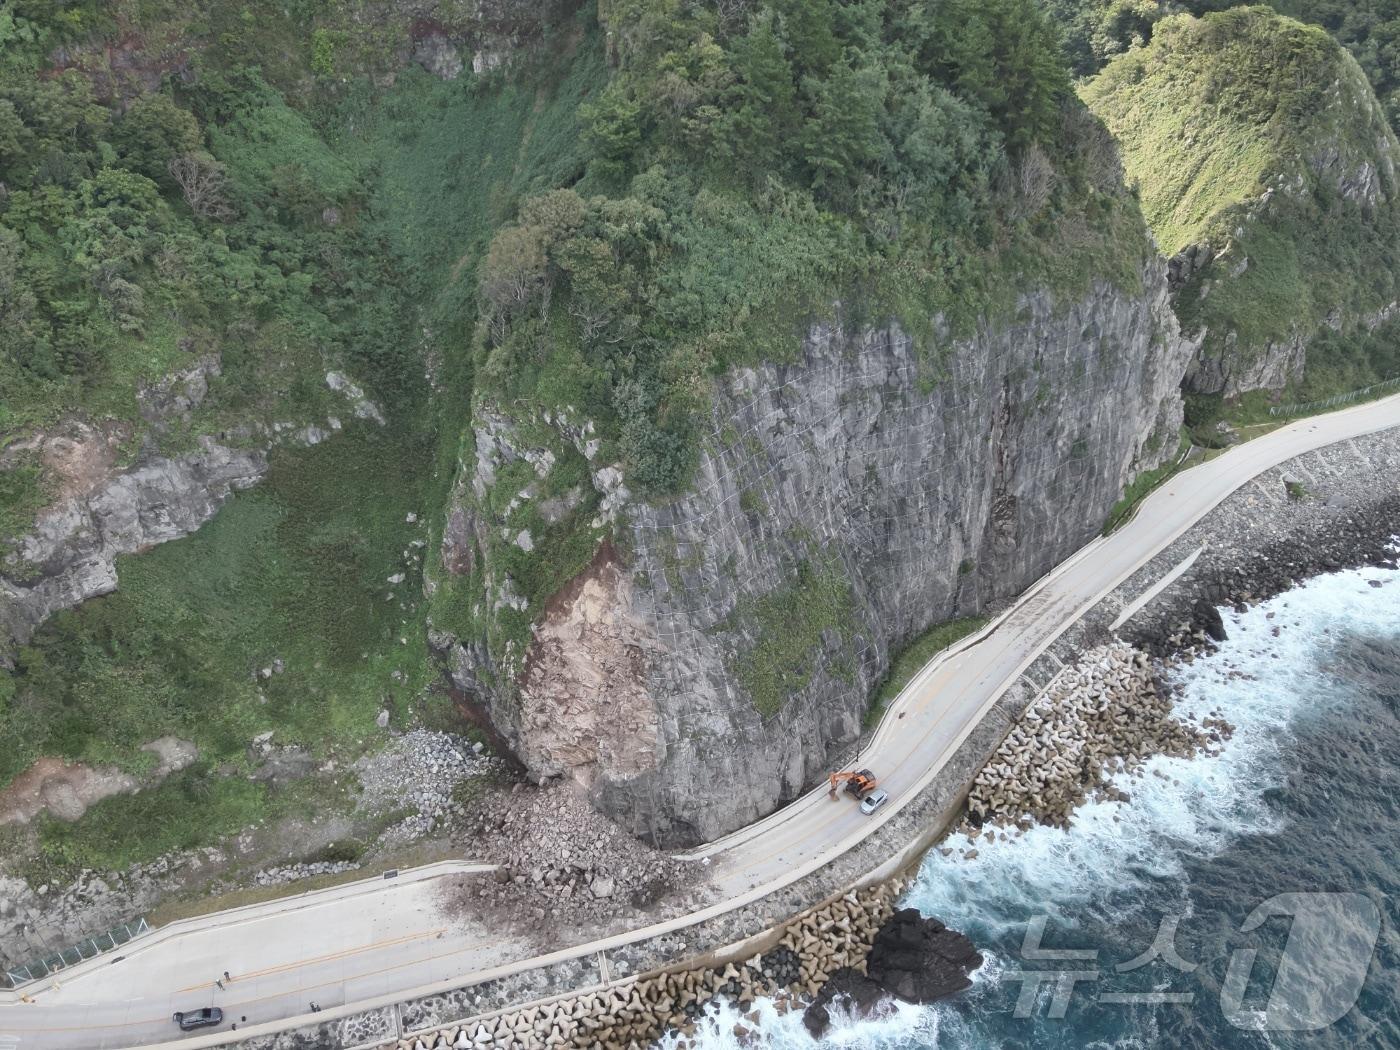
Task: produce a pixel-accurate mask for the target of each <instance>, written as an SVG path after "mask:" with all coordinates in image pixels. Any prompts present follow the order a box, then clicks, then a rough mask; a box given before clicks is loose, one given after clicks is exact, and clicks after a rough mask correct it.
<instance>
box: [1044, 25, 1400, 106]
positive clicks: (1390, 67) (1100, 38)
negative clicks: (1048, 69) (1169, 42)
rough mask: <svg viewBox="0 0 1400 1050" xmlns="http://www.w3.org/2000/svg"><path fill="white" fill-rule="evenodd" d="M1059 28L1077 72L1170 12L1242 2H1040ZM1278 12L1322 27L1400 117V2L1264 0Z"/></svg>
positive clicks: (1132, 42) (1144, 38)
mask: <svg viewBox="0 0 1400 1050" xmlns="http://www.w3.org/2000/svg"><path fill="white" fill-rule="evenodd" d="M1042 3H1043V5H1044V6H1045V8H1046V9H1047V10H1048V11H1049V12H1050V13H1051V15H1052V17H1053V19H1054V21H1055V24H1056V25H1058V26H1059V27H1060V31H1061V39H1062V41H1063V45H1064V50H1065V56H1066V58H1067V59H1068V60H1069V63H1070V66H1071V68H1072V69H1073V71H1074V72H1075V73H1076V74H1078V75H1080V76H1089V75H1092V74H1093V73H1095V72H1097V71H1098V70H1099V69H1100V68H1101V67H1102V66H1103V65H1104V63H1105V62H1107V61H1109V60H1110V59H1112V58H1113V57H1114V56H1115V55H1119V54H1122V53H1123V52H1125V51H1127V50H1128V49H1130V48H1132V47H1141V46H1142V45H1144V44H1145V43H1147V42H1148V41H1149V40H1151V39H1152V34H1153V31H1154V29H1155V27H1156V25H1157V23H1158V22H1159V21H1161V20H1162V19H1164V18H1166V17H1168V16H1169V15H1171V14H1175V13H1178V12H1188V13H1190V14H1193V15H1204V14H1207V13H1210V12H1214V11H1225V10H1228V9H1230V8H1234V7H1238V6H1241V5H1239V4H1237V3H1236V2H1234V0H1181V2H1174V3H1162V2H1160V0H1042ZM1268 5H1269V6H1270V7H1271V8H1272V9H1273V10H1275V11H1277V12H1278V13H1279V14H1281V15H1287V16H1288V17H1289V18H1295V19H1297V20H1298V21H1299V22H1308V23H1311V24H1313V25H1318V26H1321V27H1322V28H1324V29H1326V30H1327V31H1328V32H1329V33H1330V34H1332V36H1333V37H1334V38H1336V40H1337V42H1338V43H1340V44H1342V45H1343V46H1344V47H1345V48H1346V49H1347V50H1348V51H1350V52H1351V54H1352V57H1353V58H1355V59H1356V61H1357V62H1358V63H1359V64H1360V66H1361V68H1362V70H1364V71H1365V73H1366V76H1367V78H1368V79H1369V80H1370V82H1371V86H1372V87H1373V88H1374V89H1375V92H1376V95H1377V96H1378V97H1379V98H1380V100H1381V103H1382V105H1383V106H1384V109H1385V114H1386V117H1387V119H1388V120H1389V121H1390V122H1391V123H1392V124H1394V123H1395V122H1396V121H1397V120H1400V63H1397V62H1396V55H1397V52H1400V0H1268Z"/></svg>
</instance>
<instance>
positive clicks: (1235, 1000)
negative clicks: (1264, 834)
mask: <svg viewBox="0 0 1400 1050" xmlns="http://www.w3.org/2000/svg"><path fill="white" fill-rule="evenodd" d="M1277 916H1283V917H1291V919H1292V922H1291V924H1290V926H1289V928H1288V940H1287V942H1286V943H1285V944H1284V946H1283V951H1282V954H1281V956H1280V958H1279V961H1278V966H1277V968H1276V969H1275V970H1274V972H1273V973H1272V974H1270V973H1269V972H1268V967H1267V966H1266V965H1263V964H1261V965H1259V966H1256V963H1257V962H1258V958H1259V954H1260V950H1259V949H1258V948H1254V947H1239V948H1235V949H1234V950H1233V951H1231V953H1230V959H1229V963H1228V965H1227V967H1226V971H1225V981H1224V983H1223V985H1222V986H1221V989H1220V1011H1221V1013H1222V1014H1223V1015H1224V1017H1225V1020H1226V1021H1228V1022H1229V1023H1230V1024H1232V1025H1234V1026H1235V1027H1236V1028H1249V1029H1253V1030H1255V1031H1276V1032H1309V1031H1317V1030H1318V1029H1321V1028H1326V1027H1327V1026H1328V1025H1330V1024H1333V1023H1334V1022H1336V1021H1337V1020H1339V1019H1340V1018H1341V1017H1343V1016H1344V1015H1345V1014H1346V1012H1347V1011H1348V1010H1350V1009H1351V1008H1352V1007H1353V1006H1354V1005H1356V1000H1357V999H1358V998H1359V997H1360V995H1361V988H1362V985H1364V984H1365V983H1366V973H1367V971H1368V970H1369V969H1370V966H1371V957H1372V955H1373V954H1374V952H1375V947H1376V940H1377V938H1378V937H1379V936H1380V928H1381V916H1380V910H1379V909H1378V908H1377V907H1376V905H1375V903H1374V902H1373V901H1372V900H1371V899H1370V898H1369V897H1366V896H1364V895H1362V894H1360V893H1280V894H1276V895H1275V896H1273V897H1270V898H1269V899H1268V900H1266V901H1264V902H1263V903H1262V904H1260V905H1259V906H1258V907H1257V908H1255V909H1254V910H1253V911H1252V912H1250V913H1249V916H1248V917H1247V918H1246V919H1245V921H1244V922H1243V923H1242V924H1241V926H1240V930H1239V932H1240V933H1241V934H1249V933H1252V932H1254V931H1257V930H1259V928H1260V927H1261V926H1263V925H1264V923H1265V922H1267V921H1268V920H1269V919H1271V918H1274V917H1277ZM1048 921H1049V919H1048V916H1044V915H1038V916H1036V917H1035V918H1033V919H1031V921H1030V922H1029V923H1027V925H1026V934H1025V937H1024V939H1023V941H1022V944H1021V958H1022V959H1023V960H1025V961H1029V962H1061V963H1071V964H1073V965H1070V966H1064V967H1061V968H1053V967H1052V968H1045V969H1033V970H1026V969H1022V970H1019V971H1016V972H1014V973H1011V974H1009V977H1010V979H1012V980H1016V981H1020V982H1021V991H1020V994H1019V995H1018V996H1017V998H1016V1008H1015V1013H1014V1016H1015V1017H1018V1018H1028V1017H1032V1016H1034V1015H1035V1013H1036V1012H1037V1008H1038V1005H1039V1004H1040V1002H1041V1001H1042V1000H1044V999H1047V998H1048V1004H1047V1006H1046V1009H1045V1016H1046V1017H1048V1018H1051V1019H1058V1018H1062V1017H1064V1016H1065V1014H1066V1012H1067V1011H1068V1009H1069V1004H1070V1000H1071V998H1073V996H1074V994H1075V992H1076V989H1079V988H1080V986H1086V985H1095V986H1097V984H1098V982H1099V980H1100V979H1101V978H1102V977H1103V971H1101V970H1100V969H1099V967H1098V965H1097V960H1098V955H1099V950H1098V949H1097V948H1045V947H1042V946H1041V940H1042V938H1043V937H1044V935H1045V927H1046V925H1047V923H1048ZM1179 921H1180V916H1176V915H1167V916H1163V918H1162V921H1161V922H1160V923H1159V924H1158V927H1157V933H1156V936H1154V937H1153V939H1152V944H1151V945H1150V946H1149V947H1148V948H1147V949H1146V950H1145V951H1143V952H1141V953H1140V954H1139V955H1138V956H1136V957H1135V958H1133V959H1130V960H1128V961H1127V962H1123V963H1118V964H1117V965H1116V966H1114V968H1113V972H1114V973H1116V974H1130V973H1133V972H1134V971H1136V970H1140V969H1143V968H1144V967H1147V966H1149V965H1150V964H1152V963H1154V962H1158V961H1160V962H1162V963H1163V964H1165V965H1166V966H1168V967H1170V968H1172V969H1174V970H1177V971H1179V972H1180V973H1183V974H1186V973H1191V972H1192V971H1193V970H1195V969H1196V967H1197V965H1198V963H1196V962H1192V961H1190V960H1187V959H1185V958H1183V957H1182V955H1181V954H1180V952H1178V951H1177V947H1176V928H1177V924H1178V922H1179ZM1256 969H1257V970H1258V972H1257V973H1256V972H1255V971H1256ZM1160 972H1161V971H1160V969H1159V970H1157V971H1155V973H1156V974H1160ZM1160 985H1161V981H1160V977H1158V978H1156V979H1155V980H1154V981H1153V982H1152V985H1151V987H1150V988H1143V989H1139V990H1131V991H1101V992H1098V993H1097V994H1096V995H1094V1001H1095V1002H1098V1003H1104V1004H1109V1005H1142V1004H1146V1005H1156V1004H1162V1003H1175V1004H1183V1005H1184V1004H1190V1003H1192V1002H1194V1001H1195V998H1196V993H1195V992H1191V991H1178V990H1172V989H1163V988H1162V987H1161V986H1160ZM1251 985H1253V989H1254V994H1252V995H1251V994H1250V991H1251ZM1042 989H1048V996H1047V995H1046V994H1042ZM1256 1002H1258V1003H1260V1004H1262V1005H1258V1006H1256V1005H1253V1004H1254V1003H1256Z"/></svg>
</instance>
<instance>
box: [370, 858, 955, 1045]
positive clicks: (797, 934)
mask: <svg viewBox="0 0 1400 1050" xmlns="http://www.w3.org/2000/svg"><path fill="white" fill-rule="evenodd" d="M903 889H904V883H903V881H902V880H898V879H896V880H893V881H891V882H887V883H884V884H882V885H879V886H876V887H873V888H871V889H868V890H862V891H858V892H851V893H847V894H846V895H845V896H843V897H839V898H836V899H835V900H831V901H827V902H826V903H824V904H821V905H818V906H817V907H816V908H813V909H812V910H810V911H808V912H806V913H805V914H803V915H802V916H800V917H798V918H797V919H794V920H793V921H792V922H791V923H789V924H788V925H787V926H786V928H785V929H784V931H783V933H782V935H781V937H780V938H779V939H778V941H777V943H776V944H775V945H773V946H772V947H770V948H768V949H767V950H765V951H763V952H760V953H757V954H754V955H752V956H749V957H748V958H745V959H742V960H737V961H735V962H730V963H728V964H726V965H724V966H715V967H711V968H701V969H689V970H672V971H668V972H664V973H653V974H649V975H643V976H641V977H637V978H632V979H629V980H625V981H617V982H614V983H613V984H612V985H610V986H609V987H607V988H602V989H597V990H594V991H590V992H583V993H580V994H576V995H570V996H565V997H562V998H558V999H554V1000H552V1001H549V1002H545V1003H536V1004H535V1005H532V1006H524V1007H516V1008H512V1009H509V1010H505V1011H501V1012H497V1013H492V1014H487V1015H483V1016H481V1017H477V1018H471V1019H468V1020H466V1021H462V1022H457V1023H455V1024H452V1025H448V1026H446V1027H444V1028H440V1029H437V1030H436V1031H425V1032H420V1033H418V1034H416V1035H412V1036H409V1037H407V1038H404V1039H401V1040H399V1041H398V1043H397V1044H395V1050H468V1048H485V1047H492V1048H494V1050H525V1048H534V1047H579V1048H583V1047H589V1048H600V1050H624V1048H629V1050H630V1048H638V1050H640V1048H642V1047H646V1046H650V1045H652V1043H654V1042H655V1041H656V1040H657V1039H659V1038H661V1037H662V1036H664V1035H666V1034H667V1033H673V1034H676V1035H678V1036H679V1037H680V1044H679V1045H681V1046H685V1045H686V1043H687V1041H688V1039H689V1037H691V1036H693V1035H694V1034H695V1031H696V1022H697V1021H698V1019H699V1018H700V1017H701V1015H702V1014H704V1012H705V1009H706V1007H707V1006H708V1005H709V1004H710V1003H712V1002H714V1001H716V1000H718V999H721V998H728V999H731V1000H733V1001H736V1002H737V1003H738V1004H739V1006H740V1008H742V1009H748V1008H749V1007H750V1006H751V1005H752V1003H753V1001H754V1000H755V999H757V998H759V997H770V998H774V999H776V1000H777V1009H778V1010H779V1012H781V1013H786V1012H789V1011H791V1010H793V1009H798V1008H801V1006H802V1005H803V1004H805V1003H810V1002H812V1001H814V1000H816V999H818V998H820V997H821V995H822V993H823V988H824V987H825V986H826V984H827V982H828V981H829V980H830V979H832V977H833V976H834V975H837V974H850V975H855V976H857V977H863V976H864V975H865V974H867V972H871V973H873V974H874V975H876V976H878V977H879V979H880V980H891V981H897V982H900V983H901V984H903V983H905V982H907V981H914V982H919V981H926V978H925V977H924V976H923V975H921V974H918V973H915V972H914V971H913V970H911V967H927V966H929V965H930V962H931V959H932V958H933V955H937V957H938V959H941V960H943V964H944V965H954V966H957V967H958V968H959V969H958V973H959V976H960V977H961V979H962V980H963V981H965V980H966V977H965V974H966V972H967V971H968V970H970V969H974V968H975V967H976V966H977V965H980V963H981V957H980V956H978V955H977V954H976V952H975V950H973V949H972V947H971V943H970V942H966V939H965V938H962V937H961V935H960V934H955V933H953V932H952V931H948V930H945V928H944V927H943V925H942V924H941V923H938V922H937V921H936V920H932V921H928V922H926V921H925V920H923V919H922V918H920V917H919V916H918V913H917V912H915V911H913V910H912V909H906V911H904V912H900V913H899V918H898V920H897V921H896V922H895V923H892V924H890V925H887V923H889V922H890V920H891V917H892V916H894V915H895V909H894V901H895V900H896V898H898V896H899V894H900V893H901V892H903ZM911 915H912V917H913V919H912V920H911V918H910V917H911ZM915 920H916V921H915ZM875 944H883V945H884V946H885V947H884V948H883V949H882V955H875V954H872V945H875ZM940 952H942V953H940ZM930 953H932V954H930ZM882 956H883V959H882ZM944 976H945V978H947V976H948V975H947V974H946V973H945V974H944ZM844 979H845V978H843V980H844ZM944 986H945V987H947V986H949V984H948V983H945V985H944ZM964 986H965V985H964ZM877 987H879V988H880V989H881V991H882V992H883V991H884V987H883V985H879V984H877ZM917 990H918V989H916V991H917ZM749 1016H750V1020H751V1023H752V1024H753V1026H754V1027H753V1028H749V1027H747V1026H746V1025H745V1024H743V1023H740V1024H739V1025H738V1026H736V1028H735V1030H734V1034H735V1036H736V1037H737V1038H738V1039H739V1040H740V1041H741V1043H742V1041H743V1040H744V1039H746V1038H749V1037H751V1036H754V1035H755V1034H756V1031H755V1030H756V1028H757V1015H756V1014H750V1015H749Z"/></svg>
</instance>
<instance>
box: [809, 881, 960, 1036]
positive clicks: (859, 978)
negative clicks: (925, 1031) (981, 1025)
mask: <svg viewBox="0 0 1400 1050" xmlns="http://www.w3.org/2000/svg"><path fill="white" fill-rule="evenodd" d="M981 965H982V956H981V955H980V954H979V953H978V951H977V948H976V946H975V945H974V944H973V943H972V941H971V940H969V939H968V938H967V937H966V936H965V935H963V934H961V933H958V932H957V931H956V930H950V929H948V927H947V926H945V925H944V924H943V923H941V922H940V921H939V920H937V919H933V918H928V919H926V918H924V917H923V916H922V915H920V914H919V912H918V909H916V908H901V909H900V910H899V911H897V912H895V913H894V914H893V915H892V916H890V918H889V920H888V921H887V922H886V923H885V925H884V926H882V927H881V928H880V932H879V933H877V934H876V935H875V942H874V944H873V945H872V946H871V948H870V955H869V956H868V957H867V959H866V972H865V974H864V975H862V974H860V973H859V972H858V971H856V970H851V969H841V970H837V971H836V972H835V973H833V974H832V975H831V979H830V980H829V981H827V982H826V984H825V985H824V986H823V987H822V990H821V992H819V993H818V995H817V997H816V999H815V1000H813V1002H812V1004H811V1005H810V1006H809V1007H807V1010H806V1012H805V1013H804V1014H803V1016H802V1023H803V1024H804V1025H805V1026H806V1028H807V1031H808V1032H810V1033H811V1034H812V1038H814V1039H820V1038H821V1037H822V1035H823V1033H825V1032H826V1029H827V1027H828V1025H829V1024H830V1023H831V1014H830V1011H829V1009H828V1007H829V1006H830V1005H831V1004H832V1003H839V1004H840V1005H841V1006H842V1008H843V1009H845V1010H847V1011H848V1012H850V1013H851V1014H853V1015H854V1016H856V1017H871V1016H875V1015H878V1014H879V1013H880V1012H881V1009H882V1004H883V1003H884V1002H885V997H886V996H893V997H894V998H896V999H902V1000H903V1001H904V1002H907V1003H933V1002H937V1001H938V1000H940V999H946V998H948V997H949V996H951V995H957V994H958V993H959V992H961V991H964V990H965V989H967V988H970V987H972V980H971V978H970V977H969V976H968V974H970V973H971V972H972V971H973V970H975V969H977V968H978V967H979V966H981Z"/></svg>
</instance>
